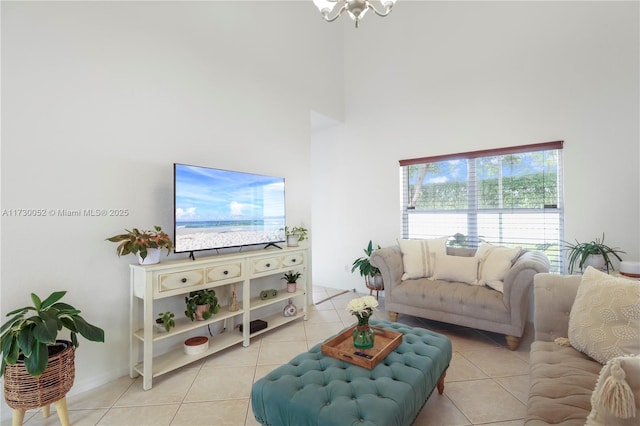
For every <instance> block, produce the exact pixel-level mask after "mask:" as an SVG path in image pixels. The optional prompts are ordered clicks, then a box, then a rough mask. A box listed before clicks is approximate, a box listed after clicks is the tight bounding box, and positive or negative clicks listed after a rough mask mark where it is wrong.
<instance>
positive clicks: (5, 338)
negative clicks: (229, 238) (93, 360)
mask: <svg viewBox="0 0 640 426" xmlns="http://www.w3.org/2000/svg"><path fill="white" fill-rule="evenodd" d="M66 293H67V292H66V291H56V292H53V293H51V295H49V297H47V298H46V299H44V300H42V299H40V297H38V296H37V295H35V294H34V293H31V301H32V302H33V306H25V307H23V308H19V309H16V310H13V311H11V312H9V313H8V314H7V316H8V317H10V319H9V320H7V322H5V323H4V324H3V325H2V327H1V328H0V333H1V336H0V342H1V344H0V352H1V353H2V368H1V370H0V376H2V375H4V388H5V399H6V401H7V404H8V405H9V406H10V407H11V408H13V409H14V424H16V423H15V421H16V416H18V417H19V416H20V413H22V415H24V410H28V409H32V408H38V407H43V406H48V405H49V404H51V403H54V402H55V403H56V407H57V408H58V416H59V417H60V419H61V422H62V423H63V424H65V422H64V421H66V424H69V423H68V418H66V419H63V417H66V414H65V413H66V393H67V392H68V391H69V389H71V387H72V386H73V379H74V377H75V364H74V360H75V348H77V347H78V346H79V342H78V337H77V335H78V334H80V335H81V336H83V337H84V338H86V339H88V340H90V341H93V342H104V331H103V330H102V329H101V328H98V327H96V326H95V325H91V324H89V323H88V322H87V321H86V320H85V319H84V318H83V317H82V316H81V315H80V310H79V309H76V308H74V307H73V306H71V305H69V304H67V303H64V302H60V299H62V297H64V295H65V294H66ZM63 328H64V329H67V330H68V331H69V332H70V336H69V338H70V340H59V339H58V332H59V331H61V330H62V329H63ZM63 420H64V421H63ZM18 424H19V423H18Z"/></svg>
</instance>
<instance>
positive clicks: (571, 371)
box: [525, 341, 602, 426]
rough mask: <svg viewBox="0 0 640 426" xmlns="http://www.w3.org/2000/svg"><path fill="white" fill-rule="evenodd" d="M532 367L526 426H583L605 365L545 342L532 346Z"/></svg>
mask: <svg viewBox="0 0 640 426" xmlns="http://www.w3.org/2000/svg"><path fill="white" fill-rule="evenodd" d="M529 365H530V367H529V386H530V389H529V400H528V402H527V418H526V421H525V425H527V426H533V425H548V424H565V425H570V424H571V425H583V424H584V421H585V418H586V417H587V416H588V415H589V411H590V410H591V402H590V401H591V394H592V393H593V389H594V387H595V384H596V381H597V379H598V374H599V372H600V368H601V367H602V366H601V365H600V364H598V363H597V362H596V361H594V360H592V359H591V358H589V357H588V356H587V355H585V354H583V353H581V352H578V351H576V350H575V349H574V348H572V347H570V346H569V347H567V346H560V345H557V344H555V343H554V342H544V341H535V342H533V343H532V344H531V352H530V354H529Z"/></svg>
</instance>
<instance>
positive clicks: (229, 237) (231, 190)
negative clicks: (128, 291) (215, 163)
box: [173, 163, 285, 254]
mask: <svg viewBox="0 0 640 426" xmlns="http://www.w3.org/2000/svg"><path fill="white" fill-rule="evenodd" d="M173 176H174V180H173V183H174V185H173V188H174V224H175V226H174V243H175V252H176V253H183V252H192V254H193V252H195V251H200V250H212V249H222V248H229V247H243V246H253V245H260V244H267V245H271V244H274V245H275V244H276V243H282V242H284V241H285V233H284V227H285V198H284V178H283V177H273V176H263V175H258V174H253V173H244V172H238V171H231V170H222V169H215V168H209V167H201V166H192V165H187V164H179V163H175V164H174V165H173Z"/></svg>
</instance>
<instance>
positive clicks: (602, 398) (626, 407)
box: [586, 355, 640, 426]
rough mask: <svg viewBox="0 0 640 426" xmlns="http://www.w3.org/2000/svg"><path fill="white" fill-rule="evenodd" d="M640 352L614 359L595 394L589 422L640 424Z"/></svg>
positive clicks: (602, 425)
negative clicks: (636, 354)
mask: <svg viewBox="0 0 640 426" xmlns="http://www.w3.org/2000/svg"><path fill="white" fill-rule="evenodd" d="M639 413H640V355H638V356H628V357H616V358H612V359H610V360H609V361H608V362H607V363H606V364H605V365H604V367H602V370H600V376H599V377H598V382H597V384H596V388H595V389H594V391H593V394H592V395H591V413H589V417H587V423H586V426H605V425H616V426H637V425H638V424H640V418H639Z"/></svg>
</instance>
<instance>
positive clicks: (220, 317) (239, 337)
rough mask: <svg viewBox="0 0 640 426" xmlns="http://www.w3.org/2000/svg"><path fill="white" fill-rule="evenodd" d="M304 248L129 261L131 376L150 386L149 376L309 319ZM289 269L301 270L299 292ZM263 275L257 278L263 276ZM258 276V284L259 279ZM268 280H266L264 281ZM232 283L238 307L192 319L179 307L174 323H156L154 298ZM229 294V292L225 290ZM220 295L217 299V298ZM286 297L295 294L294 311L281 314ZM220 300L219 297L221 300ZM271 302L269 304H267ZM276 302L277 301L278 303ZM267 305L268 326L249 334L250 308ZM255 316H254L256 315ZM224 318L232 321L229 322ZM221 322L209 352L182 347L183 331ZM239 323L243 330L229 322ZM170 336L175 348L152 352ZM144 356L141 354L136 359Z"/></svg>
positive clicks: (182, 294) (156, 315) (222, 307)
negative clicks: (165, 327)
mask: <svg viewBox="0 0 640 426" xmlns="http://www.w3.org/2000/svg"><path fill="white" fill-rule="evenodd" d="M308 262H309V257H308V250H307V249H306V248H304V247H286V248H282V249H279V248H269V249H264V250H253V251H247V252H240V253H233V254H224V255H218V256H210V257H203V258H200V259H196V260H190V259H185V260H174V261H167V262H161V263H158V264H155V265H130V266H131V271H130V272H131V317H130V352H129V375H130V376H131V377H132V378H133V377H136V376H137V375H138V374H140V375H142V376H143V388H144V389H145V390H148V389H151V387H152V384H153V378H154V377H157V376H159V375H161V374H164V373H167V372H169V371H172V370H175V369H176V368H179V367H182V366H184V365H186V364H189V363H191V362H193V361H196V360H198V359H201V358H204V357H207V356H209V355H211V354H213V353H216V352H218V351H221V350H223V349H226V348H228V347H230V346H233V345H236V344H238V343H241V342H242V343H243V346H249V343H250V338H251V337H254V336H257V335H259V334H262V333H264V332H266V331H269V330H273V329H274V328H277V327H280V326H282V325H284V324H287V323H289V322H291V321H295V320H298V319H300V318H304V319H305V320H306V319H307V282H308V280H307V276H306V273H305V272H306V270H307V264H308ZM289 271H299V272H301V273H302V276H301V277H300V278H299V279H298V285H297V291H296V292H295V293H288V292H287V289H286V282H285V281H284V280H281V277H282V275H283V274H284V273H285V272H289ZM264 277H266V278H267V279H265V280H257V279H258V278H264ZM258 281H260V283H259V282H258ZM267 283H268V284H267ZM230 286H235V287H237V290H240V289H241V297H240V298H239V299H238V303H237V304H238V310H237V311H233V312H231V311H229V306H228V305H224V306H221V307H220V311H219V312H218V313H217V314H215V315H214V316H213V317H211V318H210V319H209V320H206V321H191V320H190V319H189V318H187V317H186V316H184V313H183V312H176V313H175V314H176V317H175V322H176V326H175V328H172V329H171V330H170V331H169V332H162V331H160V330H158V329H156V327H155V326H154V323H155V319H156V318H158V313H159V312H154V302H155V301H157V300H158V299H163V298H166V297H179V298H181V299H184V297H185V295H187V294H188V293H189V292H191V291H196V290H202V289H214V290H216V292H217V293H218V290H221V289H224V288H225V287H227V289H226V290H229V287H230ZM267 289H277V290H278V295H277V296H276V297H274V298H269V299H265V300H263V299H261V298H260V296H259V293H260V291H261V290H267ZM227 293H228V291H227ZM219 299H220V298H219ZM288 299H294V303H295V305H296V306H297V307H298V313H297V315H295V316H292V317H285V316H284V315H283V312H282V311H283V309H284V306H285V305H286V303H287V301H288ZM219 302H220V303H221V304H222V303H223V302H226V301H222V300H219ZM270 305H274V306H273V309H269V308H268V307H269V306H270ZM275 305H278V308H276V306H275ZM260 308H266V310H268V311H270V312H271V311H273V312H275V313H272V314H271V315H269V316H268V317H266V318H260V319H264V320H266V321H267V323H268V327H267V328H266V329H264V330H260V331H258V332H255V333H253V334H250V333H249V323H250V321H251V319H252V318H251V312H252V311H255V310H257V309H260ZM254 319H255V318H254ZM227 321H230V322H231V324H232V326H231V327H227ZM219 322H222V323H223V325H224V328H223V332H222V333H219V334H215V335H214V336H212V337H210V338H209V348H208V349H207V351H205V352H203V353H201V354H197V355H186V354H184V352H183V341H184V337H185V333H188V332H191V331H193V330H196V329H202V330H203V332H206V330H207V326H209V325H211V324H213V323H219ZM237 323H241V324H242V332H240V331H239V330H238V329H237V328H235V327H233V324H237ZM181 337H182V338H181ZM165 339H171V341H172V344H173V341H175V347H174V346H172V348H171V350H170V351H169V352H167V353H163V354H162V355H155V356H154V343H156V342H159V341H161V340H165ZM140 358H142V359H140Z"/></svg>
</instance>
